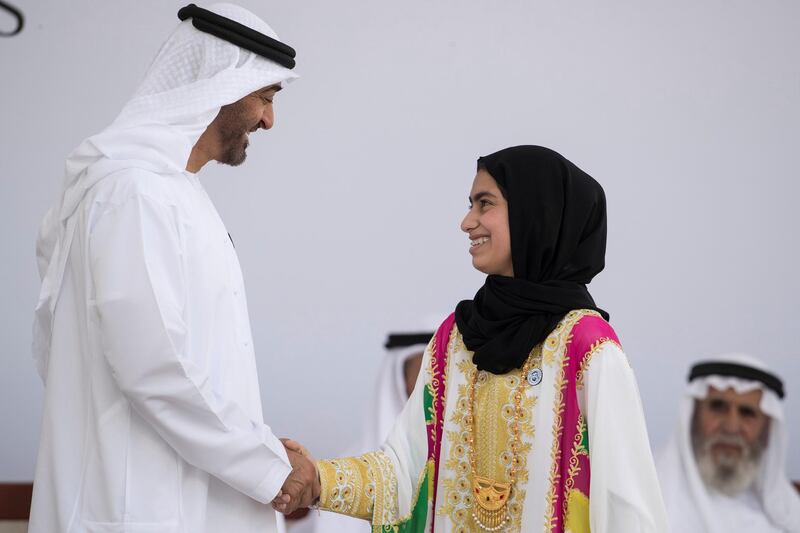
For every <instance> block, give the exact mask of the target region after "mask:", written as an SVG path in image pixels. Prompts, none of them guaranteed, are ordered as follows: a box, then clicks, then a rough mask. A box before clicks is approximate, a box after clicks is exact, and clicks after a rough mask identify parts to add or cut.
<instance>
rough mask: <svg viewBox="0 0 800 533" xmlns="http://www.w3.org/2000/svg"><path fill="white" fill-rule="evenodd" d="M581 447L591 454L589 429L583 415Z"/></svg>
mask: <svg viewBox="0 0 800 533" xmlns="http://www.w3.org/2000/svg"><path fill="white" fill-rule="evenodd" d="M581 437H582V438H581V446H583V449H584V450H586V453H587V454H588V453H589V428H588V427H587V426H586V420H585V419H584V418H583V416H582V415H581Z"/></svg>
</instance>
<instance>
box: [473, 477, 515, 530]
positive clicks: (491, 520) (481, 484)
mask: <svg viewBox="0 0 800 533" xmlns="http://www.w3.org/2000/svg"><path fill="white" fill-rule="evenodd" d="M472 486H473V489H474V491H475V502H476V503H477V505H476V506H475V512H474V513H472V517H473V518H474V519H475V522H476V523H477V524H478V526H480V527H481V528H482V529H484V530H486V531H498V530H499V529H501V528H502V527H503V526H504V525H505V523H506V521H507V520H508V514H507V513H506V505H508V498H509V497H510V496H511V483H501V482H499V481H494V480H493V479H489V478H485V477H481V476H475V480H474V481H473V482H472Z"/></svg>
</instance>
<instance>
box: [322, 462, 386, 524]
mask: <svg viewBox="0 0 800 533" xmlns="http://www.w3.org/2000/svg"><path fill="white" fill-rule="evenodd" d="M317 467H318V469H319V477H320V484H321V489H322V491H321V493H320V503H319V505H320V508H322V509H326V510H328V511H333V512H335V513H340V514H346V515H348V516H355V517H357V518H364V519H366V520H373V521H378V520H379V521H381V522H383V521H385V522H391V521H393V520H395V519H396V517H397V477H396V475H395V471H394V467H393V466H392V463H391V461H390V459H389V457H388V456H386V454H385V453H383V452H370V453H366V454H364V455H362V456H361V457H346V458H342V459H331V460H327V461H318V462H317Z"/></svg>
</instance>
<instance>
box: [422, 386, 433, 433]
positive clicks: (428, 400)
mask: <svg viewBox="0 0 800 533" xmlns="http://www.w3.org/2000/svg"><path fill="white" fill-rule="evenodd" d="M422 403H423V405H424V406H425V423H426V424H430V423H432V422H433V415H434V413H433V389H432V388H431V384H430V383H426V384H425V393H424V394H423V395H422Z"/></svg>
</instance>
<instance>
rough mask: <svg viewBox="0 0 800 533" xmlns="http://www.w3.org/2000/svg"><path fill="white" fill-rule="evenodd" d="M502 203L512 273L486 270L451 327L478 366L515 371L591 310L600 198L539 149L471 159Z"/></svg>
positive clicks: (601, 229) (602, 244)
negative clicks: (565, 321)
mask: <svg viewBox="0 0 800 533" xmlns="http://www.w3.org/2000/svg"><path fill="white" fill-rule="evenodd" d="M478 169H485V170H486V171H487V172H488V173H489V174H491V176H492V177H493V178H494V179H495V181H496V182H497V184H498V185H499V187H500V189H501V191H502V192H503V195H504V196H505V199H506V201H507V202H508V224H509V230H510V233H511V262H512V264H513V266H514V277H513V278H509V277H506V276H498V275H490V276H487V278H486V282H485V283H484V284H483V287H481V288H480V290H478V292H477V294H475V298H474V299H473V300H464V301H462V302H460V303H459V304H458V306H457V307H456V324H458V329H459V331H460V332H461V335H462V336H463V338H464V344H465V345H466V346H467V348H469V349H470V350H472V351H473V352H475V353H474V355H473V357H472V361H473V362H474V363H475V364H476V365H477V367H478V368H479V369H481V370H488V371H489V372H492V373H493V374H505V373H507V372H509V371H511V370H512V369H514V368H521V367H522V365H523V364H524V363H525V360H526V359H527V358H528V354H529V353H530V351H531V350H532V349H533V347H534V346H536V345H537V344H539V343H540V342H542V341H544V339H545V338H546V337H547V335H548V334H549V333H550V332H551V331H552V330H553V328H555V326H556V325H557V324H558V322H559V321H560V320H561V319H562V318H563V317H564V315H566V314H567V313H568V312H569V311H571V310H573V309H595V310H597V311H599V312H600V313H601V314H602V315H603V317H604V318H605V319H606V320H608V313H606V312H605V311H602V310H601V309H599V308H598V307H597V306H596V305H595V303H594V300H593V299H592V296H591V295H590V294H589V291H588V290H587V289H586V285H587V284H588V283H589V282H590V281H591V280H592V278H593V277H594V276H595V275H597V274H598V273H599V272H600V271H601V270H603V267H604V266H605V251H606V198H605V194H604V193H603V188H602V187H601V186H600V184H599V183H597V182H596V181H595V180H594V179H592V177H591V176H589V175H588V174H586V173H585V172H583V171H582V170H581V169H579V168H578V167H576V166H575V165H573V164H572V163H570V162H569V161H567V159H565V158H564V157H563V156H561V155H560V154H558V153H556V152H554V151H553V150H550V149H548V148H543V147H541V146H515V147H512V148H506V149H505V150H500V151H499V152H495V153H493V154H491V155H487V156H484V157H481V158H480V159H478Z"/></svg>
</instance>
